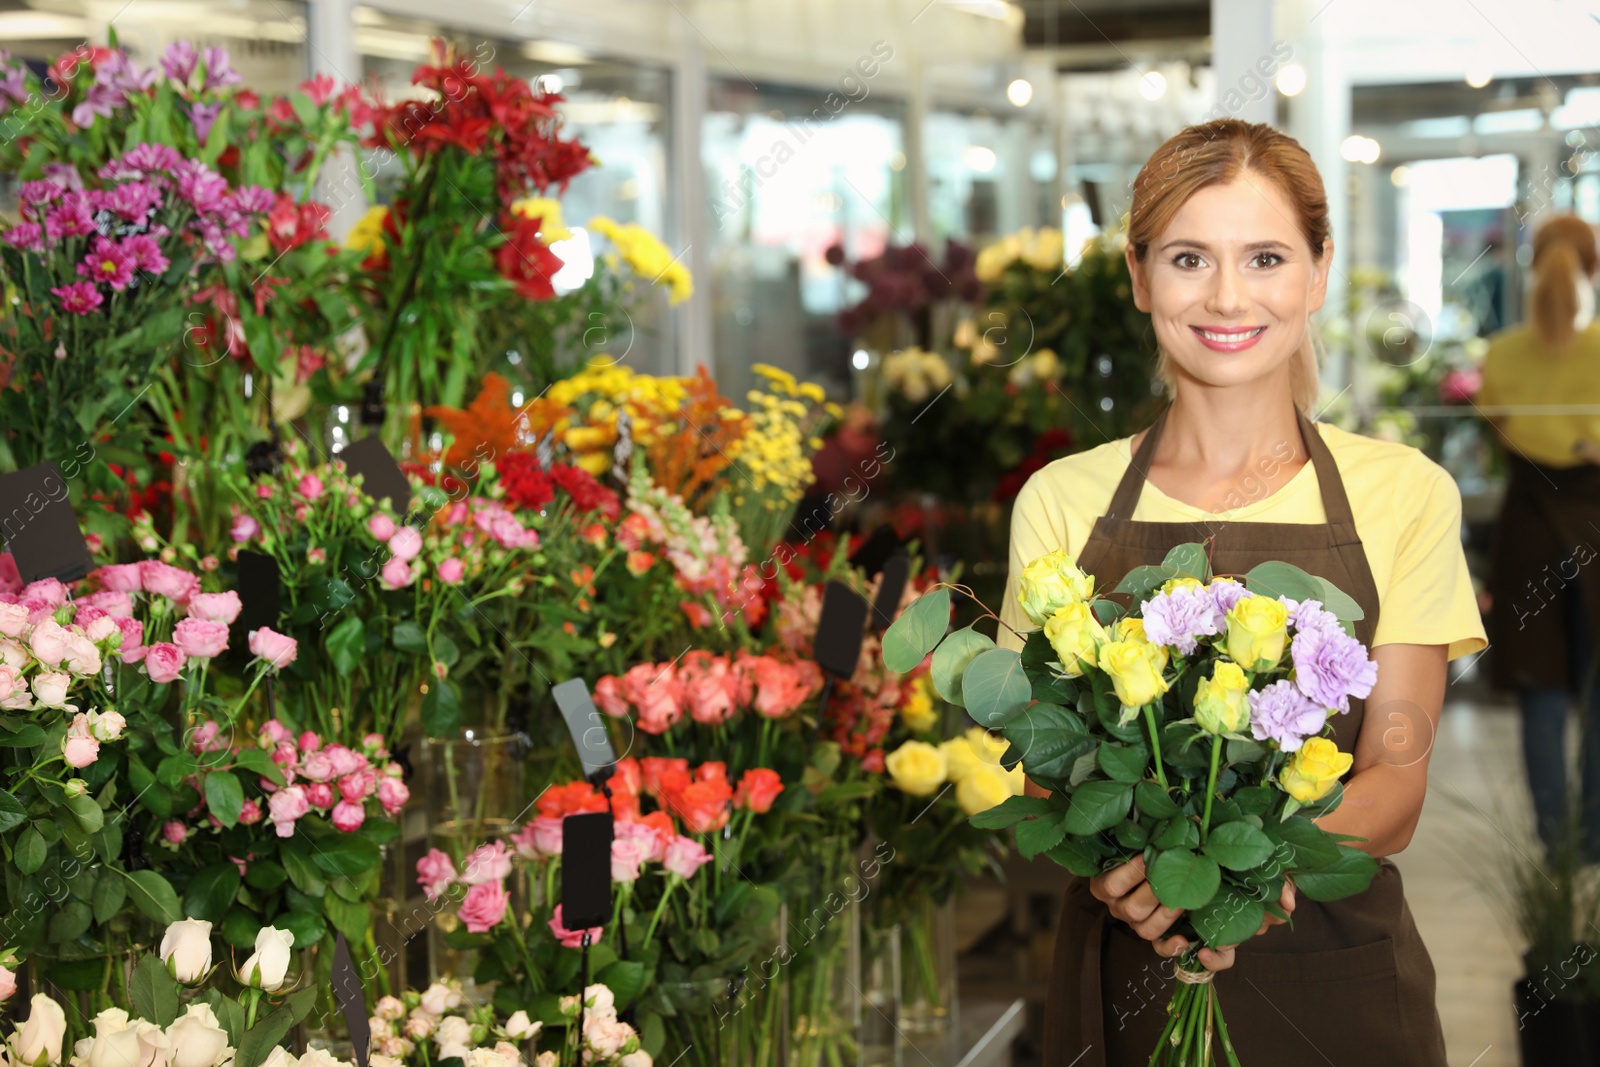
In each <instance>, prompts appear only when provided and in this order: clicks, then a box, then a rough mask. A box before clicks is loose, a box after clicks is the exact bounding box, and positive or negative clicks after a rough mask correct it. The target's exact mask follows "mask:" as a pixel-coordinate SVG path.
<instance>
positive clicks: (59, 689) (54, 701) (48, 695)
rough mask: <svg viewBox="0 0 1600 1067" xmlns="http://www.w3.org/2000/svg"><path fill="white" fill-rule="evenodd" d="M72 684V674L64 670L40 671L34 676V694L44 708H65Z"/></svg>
mask: <svg viewBox="0 0 1600 1067" xmlns="http://www.w3.org/2000/svg"><path fill="white" fill-rule="evenodd" d="M71 684H72V676H71V675H69V674H66V673H65V672H63V671H40V672H39V673H38V674H36V675H34V676H33V695H34V698H35V699H36V700H38V702H39V706H40V707H42V708H64V707H66V706H67V687H68V686H69V685H71Z"/></svg>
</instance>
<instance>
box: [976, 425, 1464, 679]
mask: <svg viewBox="0 0 1600 1067" xmlns="http://www.w3.org/2000/svg"><path fill="white" fill-rule="evenodd" d="M1315 425H1316V426H1317V429H1318V430H1320V431H1321V433H1322V439H1323V441H1324V442H1326V443H1327V445H1328V449H1329V451H1330V452H1332V453H1333V458H1334V462H1335V463H1336V464H1337V465H1338V468H1339V474H1340V477H1341V478H1342V479H1343V481H1344V487H1345V494H1346V495H1347V496H1348V497H1349V498H1350V509H1351V511H1352V512H1353V513H1354V516H1355V521H1356V532H1357V533H1359V534H1360V535H1361V545H1362V548H1363V549H1364V550H1365V551H1366V554H1367V563H1368V565H1369V566H1370V567H1371V568H1372V577H1373V581H1374V584H1375V585H1376V586H1377V588H1378V603H1379V605H1380V610H1379V613H1378V628H1377V631H1376V633H1375V635H1374V638H1373V642H1372V643H1373V645H1374V646H1376V645H1386V644H1416V645H1448V646H1449V652H1448V656H1449V658H1450V659H1455V658H1457V657H1458V656H1464V655H1467V654H1469V653H1472V652H1477V651H1479V650H1480V649H1483V648H1484V647H1486V646H1487V645H1488V639H1487V638H1486V637H1485V635H1484V630H1483V620H1482V618H1481V617H1480V616H1479V614H1478V606H1477V600H1476V598H1475V596H1474V595H1473V590H1472V580H1471V578H1470V577H1469V575H1468V574H1467V559H1466V555H1465V554H1464V553H1463V552H1462V549H1461V491H1460V490H1459V489H1457V488H1456V483H1455V482H1454V480H1452V479H1451V477H1450V475H1449V474H1448V473H1446V471H1445V470H1444V468H1443V467H1440V466H1439V465H1438V464H1437V463H1435V462H1433V461H1432V460H1431V459H1429V458H1428V457H1427V456H1425V455H1423V454H1422V453H1421V452H1419V451H1417V450H1416V449H1415V448H1412V447H1411V446H1410V445H1401V444H1395V443H1392V442H1389V441H1378V440H1374V439H1373V438H1370V437H1362V436H1360V435H1359V434H1353V433H1348V432H1346V431H1344V430H1341V429H1339V428H1337V427H1335V426H1330V425H1328V424H1327V423H1320V422H1319V423H1316V424H1315ZM1130 441H1132V438H1131V437H1125V438H1122V439H1121V440H1119V441H1111V442H1108V443H1106V444H1103V445H1101V446H1099V447H1098V448H1093V449H1090V450H1089V451H1087V452H1080V453H1077V454H1076V455H1071V456H1066V457H1063V458H1062V459H1058V460H1056V461H1055V462H1053V463H1051V464H1049V465H1048V466H1046V467H1044V469H1042V470H1040V471H1038V472H1036V473H1035V474H1034V475H1033V476H1032V477H1031V478H1029V479H1028V481H1027V483H1026V484H1024V485H1023V487H1022V491H1021V492H1020V493H1018V494H1017V502H1016V507H1015V510H1014V511H1013V512H1012V515H1011V569H1010V576H1009V577H1008V578H1007V579H1006V592H1005V604H1004V606H1003V607H1002V608H1001V610H1000V618H1001V619H1002V621H1004V622H1006V623H1008V624H1009V625H1010V627H1013V628H1015V629H1016V630H1017V631H1021V632H1023V633H1026V632H1027V631H1029V630H1032V629H1035V628H1036V627H1034V625H1033V623H1032V622H1031V621H1030V620H1029V619H1028V617H1027V616H1026V615H1025V614H1023V611H1022V608H1021V606H1020V605H1019V604H1018V603H1017V578H1018V576H1019V575H1020V574H1021V573H1022V568H1023V567H1025V566H1027V564H1028V563H1030V562H1032V561H1033V560H1035V559H1038V558H1039V557H1040V556H1042V555H1044V554H1045V553H1047V552H1051V551H1054V550H1055V549H1058V548H1059V549H1064V550H1066V551H1067V552H1068V553H1070V554H1072V555H1074V556H1076V555H1077V554H1078V553H1079V552H1081V551H1082V549H1083V546H1084V544H1085V543H1086V542H1087V541H1088V539H1089V533H1090V531H1091V530H1092V529H1093V528H1094V522H1095V519H1097V518H1099V517H1100V516H1101V515H1103V514H1105V512H1106V509H1107V508H1108V507H1110V506H1111V497H1112V496H1113V494H1115V492H1116V489H1117V483H1118V482H1119V481H1121V479H1122V474H1123V472H1124V471H1125V470H1127V469H1128V464H1129V463H1130V462H1131V460H1132V452H1131V451H1130V449H1129V442H1130ZM1133 518H1134V519H1135V520H1137V521H1140V522H1205V521H1208V520H1224V519H1225V520H1229V521H1237V522H1297V523H1319V522H1326V521H1327V514H1326V513H1325V512H1324V510H1323V507H1322V489H1321V486H1320V484H1319V481H1318V478H1317V470H1316V467H1315V466H1314V465H1313V464H1312V463H1310V462H1309V461H1308V462H1307V463H1306V464H1305V466H1303V467H1301V468H1300V470H1299V471H1297V472H1295V474H1294V476H1293V477H1292V478H1290V479H1289V481H1288V482H1287V483H1285V484H1283V485H1281V486H1279V487H1278V489H1277V490H1276V491H1275V492H1273V493H1271V494H1270V495H1268V496H1266V497H1263V498H1261V499H1258V500H1253V501H1250V502H1249V503H1246V504H1244V505H1243V506H1241V507H1236V508H1232V509H1230V510H1227V511H1221V512H1215V513H1213V512H1206V511H1202V510H1201V509H1199V508H1197V507H1194V506H1192V505H1190V504H1185V503H1183V502H1182V501H1180V500H1174V499H1173V498H1172V497H1170V496H1168V495H1167V494H1165V493H1163V492H1162V491H1161V490H1160V489H1157V488H1156V487H1155V486H1154V485H1151V484H1150V483H1149V482H1146V483H1145V484H1144V489H1143V491H1142V492H1141V493H1140V494H1139V504H1138V507H1136V508H1135V509H1134V513H1133ZM1106 577H1107V578H1108V579H1109V578H1110V576H1109V575H1108V576H1106ZM1345 591H1346V592H1350V590H1345ZM1000 644H1001V645H1002V646H1003V647H1006V648H1014V649H1021V647H1022V638H1021V637H1018V636H1017V635H1016V634H1014V633H1012V631H1011V630H1010V629H1008V628H1007V627H1006V626H1002V627H1000Z"/></svg>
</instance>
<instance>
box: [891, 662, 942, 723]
mask: <svg viewBox="0 0 1600 1067" xmlns="http://www.w3.org/2000/svg"><path fill="white" fill-rule="evenodd" d="M900 719H901V721H902V722H904V723H905V724H906V728H907V729H908V730H910V731H912V732H913V733H918V734H925V733H927V732H928V731H929V730H931V729H933V728H934V727H935V726H937V725H938V724H939V713H938V712H937V711H935V710H934V706H933V694H932V691H931V688H930V685H929V682H928V676H927V675H926V674H924V675H920V676H919V677H918V678H917V680H916V681H914V682H912V683H911V696H910V697H909V698H908V699H907V700H906V702H905V703H904V704H902V705H901V706H900Z"/></svg>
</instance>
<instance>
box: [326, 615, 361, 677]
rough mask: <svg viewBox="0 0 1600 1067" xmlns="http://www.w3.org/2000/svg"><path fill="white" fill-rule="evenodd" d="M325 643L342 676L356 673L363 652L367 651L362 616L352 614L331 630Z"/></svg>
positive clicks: (335, 666)
mask: <svg viewBox="0 0 1600 1067" xmlns="http://www.w3.org/2000/svg"><path fill="white" fill-rule="evenodd" d="M323 643H324V644H325V645H326V646H327V649H328V656H329V658H331V659H332V660H333V666H334V669H335V670H337V671H338V672H339V674H340V675H341V676H342V677H345V678H348V677H349V676H350V675H351V674H353V673H355V669H356V667H357V666H358V665H360V663H361V656H362V653H363V652H365V651H366V645H367V629H366V625H365V624H364V623H363V622H362V621H361V616H359V615H351V616H350V617H349V618H347V619H345V620H344V621H343V622H341V623H339V625H337V626H335V627H334V628H333V629H331V630H329V631H328V636H327V637H326V638H325V639H324V641H323Z"/></svg>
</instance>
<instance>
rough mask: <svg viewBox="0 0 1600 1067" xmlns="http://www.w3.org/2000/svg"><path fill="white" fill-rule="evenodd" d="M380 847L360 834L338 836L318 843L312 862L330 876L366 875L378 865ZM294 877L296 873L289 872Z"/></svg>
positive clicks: (380, 854) (380, 855)
mask: <svg viewBox="0 0 1600 1067" xmlns="http://www.w3.org/2000/svg"><path fill="white" fill-rule="evenodd" d="M381 858H382V853H381V852H380V851H379V849H378V846H377V845H376V844H374V843H373V842H371V841H369V840H367V839H366V838H365V837H363V836H361V835H360V834H338V835H337V836H332V837H326V838H323V839H322V840H321V841H318V842H317V843H316V844H315V845H314V846H313V848H312V852H311V862H313V863H315V864H316V865H317V866H318V867H319V868H321V869H322V870H324V871H326V872H327V873H329V874H365V873H366V872H368V871H370V870H372V869H373V868H374V867H376V866H377V865H378V862H379V860H380V859H381ZM289 876H290V877H291V878H292V877H294V871H293V870H291V871H290V872H289Z"/></svg>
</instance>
